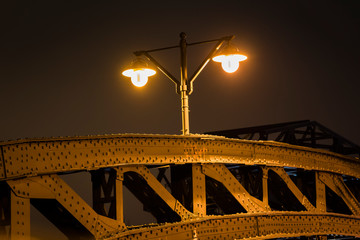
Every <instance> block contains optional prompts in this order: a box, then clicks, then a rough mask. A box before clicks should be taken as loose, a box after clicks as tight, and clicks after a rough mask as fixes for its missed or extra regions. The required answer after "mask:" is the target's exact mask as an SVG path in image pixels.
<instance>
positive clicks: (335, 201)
mask: <svg viewBox="0 0 360 240" xmlns="http://www.w3.org/2000/svg"><path fill="white" fill-rule="evenodd" d="M0 148H1V154H0V157H1V159H0V180H1V181H0V191H1V199H0V203H1V205H0V213H1V215H0V216H1V222H0V223H1V225H0V236H2V237H4V239H7V238H6V237H8V238H9V239H30V204H32V205H33V206H35V207H36V208H37V209H38V210H39V211H40V212H41V213H42V214H43V215H44V216H45V217H46V218H47V219H49V221H51V222H52V223H54V224H55V226H57V227H58V228H59V230H60V231H62V232H63V233H64V234H65V235H66V236H68V237H69V238H70V239H82V238H83V239H198V240H200V239H209V240H210V239H247V238H259V239H260V238H261V239H268V238H285V237H312V236H317V238H322V239H326V238H327V237H329V238H330V237H331V236H338V235H339V236H350V237H360V216H359V214H360V204H359V199H360V194H359V184H358V181H357V179H358V178H359V177H360V164H359V158H357V157H353V156H346V155H344V154H339V153H334V152H330V151H327V150H320V149H315V148H309V147H303V146H296V145H290V144H287V143H281V142H275V141H251V140H240V139H230V138H225V137H220V136H214V135H189V136H178V135H140V134H139V135H136V134H120V135H105V136H88V137H64V138H50V139H31V140H30V139H29V140H17V141H9V142H3V143H1V144H0ZM150 169H151V170H152V171H150ZM76 171H88V172H89V173H90V174H91V176H92V186H93V206H89V205H88V204H87V203H86V202H85V201H84V200H83V199H82V198H81V197H80V196H79V195H78V194H77V193H76V192H75V191H74V190H73V189H72V188H71V187H70V186H69V185H68V184H66V183H65V182H64V181H63V180H62V179H61V178H60V177H59V176H58V174H62V173H68V174H71V173H74V172H76ZM154 172H158V174H157V175H156V174H155V175H154V174H153V173H154ZM166 173H167V174H166ZM169 176H170V177H169ZM165 185H166V186H165ZM124 186H126V187H127V188H128V189H129V190H130V191H131V192H132V193H133V194H134V195H135V196H136V197H137V198H138V199H139V201H140V202H142V203H143V204H144V209H146V211H148V212H150V213H151V214H152V215H153V216H154V217H155V219H156V220H157V222H156V223H153V224H149V225H144V226H137V227H134V226H126V224H125V223H124V219H123V187H124ZM101 192H103V194H101ZM105 204H110V208H109V209H108V210H106V209H105V207H104V206H105ZM9 225H10V226H11V228H10V230H9V227H8V226H9ZM1 239H3V238H1Z"/></svg>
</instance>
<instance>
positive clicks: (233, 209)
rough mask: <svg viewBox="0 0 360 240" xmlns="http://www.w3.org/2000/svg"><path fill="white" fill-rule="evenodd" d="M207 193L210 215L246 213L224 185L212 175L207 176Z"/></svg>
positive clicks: (207, 211) (207, 208) (207, 210)
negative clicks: (211, 176)
mask: <svg viewBox="0 0 360 240" xmlns="http://www.w3.org/2000/svg"><path fill="white" fill-rule="evenodd" d="M206 195H207V196H206V202H207V203H208V202H209V203H210V204H209V205H207V207H206V214H208V215H224V214H234V213H246V210H245V209H244V208H243V207H242V206H241V205H240V204H239V202H238V201H236V199H235V198H234V197H233V196H232V195H231V193H229V191H228V190H227V189H226V188H225V187H224V185H223V184H222V183H220V182H218V181H216V180H215V179H212V178H210V177H206Z"/></svg>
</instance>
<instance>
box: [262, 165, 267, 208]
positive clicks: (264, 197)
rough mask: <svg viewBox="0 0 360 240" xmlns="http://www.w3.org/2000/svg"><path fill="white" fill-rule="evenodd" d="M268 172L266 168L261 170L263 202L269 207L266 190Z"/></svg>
mask: <svg viewBox="0 0 360 240" xmlns="http://www.w3.org/2000/svg"><path fill="white" fill-rule="evenodd" d="M268 172H269V169H268V168H266V167H263V168H262V173H263V177H262V188H263V202H264V204H265V205H267V206H268V205H269V190H268V178H269V177H268Z"/></svg>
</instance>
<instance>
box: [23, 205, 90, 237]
mask: <svg viewBox="0 0 360 240" xmlns="http://www.w3.org/2000/svg"><path fill="white" fill-rule="evenodd" d="M30 202H31V204H32V205H33V206H34V207H35V208H36V209H37V210H38V211H39V212H40V213H41V214H43V215H44V216H45V217H46V218H47V219H48V220H49V221H50V222H52V223H53V224H54V225H55V226H56V227H57V228H58V229H59V230H60V231H61V232H62V233H64V234H65V235H66V236H67V237H68V238H69V239H70V240H90V239H95V238H94V236H93V235H92V234H91V233H90V232H89V231H88V230H87V229H86V228H85V227H84V226H83V225H82V224H81V223H80V222H79V221H78V220H76V218H74V217H73V216H72V215H71V214H70V213H69V212H68V211H67V210H66V209H65V208H64V207H63V206H62V205H61V204H59V203H58V201H56V200H55V199H31V200H30Z"/></svg>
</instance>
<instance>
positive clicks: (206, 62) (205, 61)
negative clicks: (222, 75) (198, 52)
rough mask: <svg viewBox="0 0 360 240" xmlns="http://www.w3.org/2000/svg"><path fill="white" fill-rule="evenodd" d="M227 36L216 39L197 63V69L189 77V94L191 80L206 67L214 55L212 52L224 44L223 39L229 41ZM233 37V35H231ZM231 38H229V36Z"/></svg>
mask: <svg viewBox="0 0 360 240" xmlns="http://www.w3.org/2000/svg"><path fill="white" fill-rule="evenodd" d="M228 38H229V37H224V38H222V39H220V40H218V43H217V44H216V45H215V46H214V47H213V49H211V51H210V53H209V54H208V56H207V57H206V58H205V59H204V61H203V62H202V63H201V64H200V65H199V67H198V68H197V70H196V71H195V72H194V74H193V75H192V76H191V78H190V79H189V95H190V94H191V93H192V92H193V82H194V81H195V79H196V78H197V76H199V74H200V73H201V71H202V70H203V69H204V68H205V67H206V65H207V64H208V63H209V61H210V60H211V58H212V57H213V56H214V54H215V53H216V52H217V51H218V50H219V48H220V47H221V46H222V45H223V44H224V42H225V41H229V39H228ZM232 38H233V36H232ZM230 39H231V38H230Z"/></svg>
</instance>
